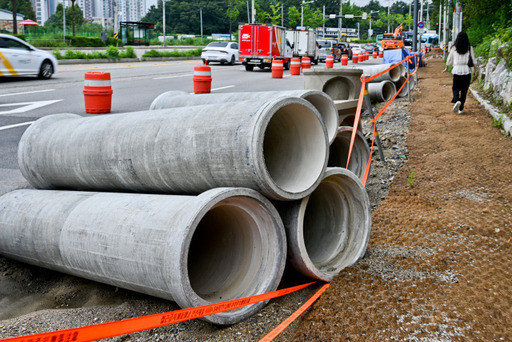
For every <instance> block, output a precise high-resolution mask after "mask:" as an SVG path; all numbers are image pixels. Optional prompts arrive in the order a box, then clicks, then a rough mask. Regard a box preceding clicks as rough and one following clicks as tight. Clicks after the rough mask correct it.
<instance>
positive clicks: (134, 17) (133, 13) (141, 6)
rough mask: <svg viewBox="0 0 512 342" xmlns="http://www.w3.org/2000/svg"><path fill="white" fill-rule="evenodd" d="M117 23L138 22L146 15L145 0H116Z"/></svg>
mask: <svg viewBox="0 0 512 342" xmlns="http://www.w3.org/2000/svg"><path fill="white" fill-rule="evenodd" d="M117 9H118V12H119V15H120V18H119V21H140V20H141V19H142V17H143V16H145V15H146V12H147V9H146V0H117Z"/></svg>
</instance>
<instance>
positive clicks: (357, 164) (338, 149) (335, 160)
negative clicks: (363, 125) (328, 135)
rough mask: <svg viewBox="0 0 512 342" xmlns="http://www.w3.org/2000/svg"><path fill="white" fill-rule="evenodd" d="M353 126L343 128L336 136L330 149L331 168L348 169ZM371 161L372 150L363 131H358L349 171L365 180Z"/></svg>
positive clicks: (329, 164)
mask: <svg viewBox="0 0 512 342" xmlns="http://www.w3.org/2000/svg"><path fill="white" fill-rule="evenodd" d="M352 132H353V126H341V127H340V128H339V129H338V134H336V139H334V141H333V143H332V144H331V146H330V147H329V149H330V151H329V161H328V163H327V166H329V167H342V168H346V167H347V160H348V152H349V149H350V140H351V139H352ZM369 159H370V148H369V147H368V143H367V142H366V139H365V137H364V135H363V133H362V132H361V131H359V130H358V131H357V134H356V139H355V141H354V146H353V148H352V154H351V155H350V163H348V169H349V170H350V171H352V172H353V173H354V174H355V175H356V176H358V177H359V179H363V176H364V173H365V171H366V165H367V164H368V160H369Z"/></svg>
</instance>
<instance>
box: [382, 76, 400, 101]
mask: <svg viewBox="0 0 512 342" xmlns="http://www.w3.org/2000/svg"><path fill="white" fill-rule="evenodd" d="M396 69H398V68H396ZM395 92H396V88H395V84H394V83H393V82H385V83H384V84H383V85H382V98H383V99H384V102H386V101H389V100H390V99H391V98H392V97H393V96H394V95H395Z"/></svg>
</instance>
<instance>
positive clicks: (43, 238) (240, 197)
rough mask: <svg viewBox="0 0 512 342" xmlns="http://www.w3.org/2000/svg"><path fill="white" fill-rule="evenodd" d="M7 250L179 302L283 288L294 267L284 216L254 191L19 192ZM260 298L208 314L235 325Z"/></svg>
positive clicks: (5, 238) (2, 250)
mask: <svg viewBox="0 0 512 342" xmlns="http://www.w3.org/2000/svg"><path fill="white" fill-rule="evenodd" d="M0 208H2V210H1V211H0V254H2V255H4V256H6V257H8V258H12V259H15V260H19V261H22V262H26V263H30V264H32V265H37V266H42V267H45V268H50V269H53V270H56V271H60V272H65V273H68V274H71V275H75V276H78V277H83V278H87V279H91V280H94V281H98V282H102V283H105V284H109V285H113V286H118V287H122V288H125V289H129V290H133V291H137V292H141V293H145V294H148V295H151V296H156V297H159V298H164V299H168V300H171V301H174V302H176V303H177V304H178V305H179V306H180V307H182V308H188V307H195V306H200V305H207V304H211V303H217V302H222V301H226V300H230V299H237V298H242V297H247V296H252V295H256V294H261V293H265V292H268V291H274V290H275V289H276V288H277V287H278V285H279V282H280V280H281V276H282V273H283V269H284V265H285V263H286V233H285V231H284V227H283V223H282V221H281V218H280V217H279V214H278V212H277V211H276V209H275V208H274V207H273V205H272V203H270V202H269V201H268V200H267V199H266V198H265V197H263V196H262V195H261V194H259V193H257V192H256V191H254V190H251V189H243V188H217V189H213V190H210V191H207V192H205V193H202V194H201V195H199V196H169V195H146V194H127V193H125V194H123V193H93V192H79V191H45V190H16V191H13V192H10V193H7V194H6V195H4V196H2V197H0ZM264 305H265V303H258V304H254V305H250V306H246V307H242V308H239V309H235V310H232V311H227V312H224V313H218V314H214V315H211V316H206V317H204V318H203V319H204V320H206V321H208V322H211V323H215V324H233V323H236V322H239V321H241V320H243V319H245V318H247V317H249V316H251V315H253V314H254V313H256V312H257V311H258V310H260V309H261V308H262V307H263V306H264Z"/></svg>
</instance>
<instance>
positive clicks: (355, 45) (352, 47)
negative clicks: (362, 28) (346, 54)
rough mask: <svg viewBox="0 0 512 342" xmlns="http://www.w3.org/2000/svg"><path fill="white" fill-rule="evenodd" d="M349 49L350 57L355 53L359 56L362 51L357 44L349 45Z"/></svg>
mask: <svg viewBox="0 0 512 342" xmlns="http://www.w3.org/2000/svg"><path fill="white" fill-rule="evenodd" d="M350 48H351V49H352V56H353V55H355V54H356V53H357V54H360V53H361V52H363V51H364V49H363V47H362V46H361V45H358V44H350Z"/></svg>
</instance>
